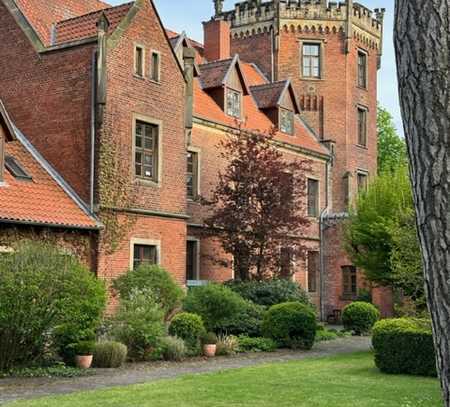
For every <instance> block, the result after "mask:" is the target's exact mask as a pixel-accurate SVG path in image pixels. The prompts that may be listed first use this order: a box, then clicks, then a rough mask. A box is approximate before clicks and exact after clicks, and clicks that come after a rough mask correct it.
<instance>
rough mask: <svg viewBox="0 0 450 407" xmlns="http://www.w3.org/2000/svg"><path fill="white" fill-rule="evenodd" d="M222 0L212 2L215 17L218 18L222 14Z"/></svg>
mask: <svg viewBox="0 0 450 407" xmlns="http://www.w3.org/2000/svg"><path fill="white" fill-rule="evenodd" d="M223 2H224V0H214V8H215V9H216V17H220V15H221V14H222V12H223Z"/></svg>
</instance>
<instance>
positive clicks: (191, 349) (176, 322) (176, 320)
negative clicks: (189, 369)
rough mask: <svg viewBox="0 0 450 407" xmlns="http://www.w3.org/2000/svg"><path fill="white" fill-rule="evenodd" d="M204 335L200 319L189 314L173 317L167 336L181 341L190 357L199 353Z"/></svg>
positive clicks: (183, 313) (195, 315) (204, 331)
mask: <svg viewBox="0 0 450 407" xmlns="http://www.w3.org/2000/svg"><path fill="white" fill-rule="evenodd" d="M205 333H206V330H205V326H204V324H203V320H202V318H201V317H200V316H199V315H197V314H192V313H189V312H181V313H180V314H177V315H175V316H174V317H173V319H172V321H171V323H170V326H169V334H170V335H172V336H176V337H178V338H181V339H183V340H184V342H185V344H186V346H187V348H188V353H189V354H190V355H198V354H199V353H200V342H201V338H202V337H203V335H205Z"/></svg>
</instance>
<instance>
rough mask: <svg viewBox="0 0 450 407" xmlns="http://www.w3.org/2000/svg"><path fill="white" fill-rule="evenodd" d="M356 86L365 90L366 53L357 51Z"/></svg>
mask: <svg viewBox="0 0 450 407" xmlns="http://www.w3.org/2000/svg"><path fill="white" fill-rule="evenodd" d="M358 86H359V87H360V88H363V89H367V53H366V52H365V51H362V50H358Z"/></svg>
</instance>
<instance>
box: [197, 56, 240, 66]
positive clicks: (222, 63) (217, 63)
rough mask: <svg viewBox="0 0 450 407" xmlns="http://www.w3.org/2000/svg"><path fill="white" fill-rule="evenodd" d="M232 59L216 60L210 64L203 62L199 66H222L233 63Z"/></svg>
mask: <svg viewBox="0 0 450 407" xmlns="http://www.w3.org/2000/svg"><path fill="white" fill-rule="evenodd" d="M233 60H234V58H227V59H218V60H216V61H212V62H205V63H204V64H201V65H200V67H202V66H203V67H204V66H206V65H224V64H225V63H228V62H233Z"/></svg>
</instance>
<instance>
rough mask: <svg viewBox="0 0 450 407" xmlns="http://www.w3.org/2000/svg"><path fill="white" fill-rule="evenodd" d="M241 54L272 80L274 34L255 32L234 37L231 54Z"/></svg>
mask: <svg viewBox="0 0 450 407" xmlns="http://www.w3.org/2000/svg"><path fill="white" fill-rule="evenodd" d="M235 54H239V57H240V58H241V60H242V61H244V62H253V63H255V64H256V65H258V67H259V69H261V71H262V72H263V73H264V75H265V76H266V77H267V78H268V79H269V80H270V78H271V77H272V35H271V34H270V33H261V34H255V35H252V36H249V37H244V38H233V39H232V41H231V55H235Z"/></svg>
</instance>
